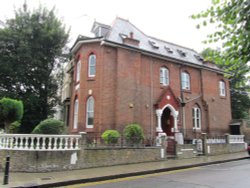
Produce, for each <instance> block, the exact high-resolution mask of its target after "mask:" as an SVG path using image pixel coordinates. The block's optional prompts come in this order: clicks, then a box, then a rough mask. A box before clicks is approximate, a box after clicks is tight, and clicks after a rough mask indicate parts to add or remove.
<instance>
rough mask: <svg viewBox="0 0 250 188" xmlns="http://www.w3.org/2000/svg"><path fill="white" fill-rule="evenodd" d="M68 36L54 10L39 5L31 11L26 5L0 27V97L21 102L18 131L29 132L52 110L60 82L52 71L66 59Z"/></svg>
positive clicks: (57, 98)
mask: <svg viewBox="0 0 250 188" xmlns="http://www.w3.org/2000/svg"><path fill="white" fill-rule="evenodd" d="M68 35H69V32H68V31H66V28H65V26H64V25H63V23H62V21H61V20H59V19H58V18H56V16H55V14H54V9H52V10H48V9H46V8H44V7H41V6H40V7H39V8H38V9H35V10H33V12H31V11H30V10H28V9H27V6H26V4H25V5H24V6H23V8H22V9H21V8H20V9H18V10H17V11H15V17H14V18H13V19H8V20H7V21H6V24H5V27H4V28H3V29H0V67H1V71H0V97H4V96H8V97H12V98H19V99H21V100H22V101H23V102H24V105H25V111H24V117H23V120H22V122H21V127H20V131H21V132H31V131H32V130H33V128H34V126H35V125H37V124H38V123H39V122H40V121H41V120H43V119H46V118H47V117H48V116H51V115H52V114H53V113H54V111H53V107H54V106H56V104H57V103H58V101H59V97H58V94H57V89H58V85H59V83H60V79H59V77H57V76H56V75H55V73H58V71H57V70H58V68H60V66H61V64H62V63H63V62H65V61H66V60H67V58H66V57H65V54H64V47H65V45H66V43H67V40H68Z"/></svg>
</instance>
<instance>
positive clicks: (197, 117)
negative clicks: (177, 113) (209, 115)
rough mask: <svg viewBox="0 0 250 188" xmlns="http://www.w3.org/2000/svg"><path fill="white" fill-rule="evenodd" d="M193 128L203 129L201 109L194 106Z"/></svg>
mask: <svg viewBox="0 0 250 188" xmlns="http://www.w3.org/2000/svg"><path fill="white" fill-rule="evenodd" d="M192 116H193V129H201V109H200V108H198V107H194V108H192Z"/></svg>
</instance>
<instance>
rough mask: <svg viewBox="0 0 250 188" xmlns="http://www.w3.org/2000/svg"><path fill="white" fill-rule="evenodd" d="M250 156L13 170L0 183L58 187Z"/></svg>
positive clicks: (241, 153)
mask: <svg viewBox="0 0 250 188" xmlns="http://www.w3.org/2000/svg"><path fill="white" fill-rule="evenodd" d="M247 157H249V156H248V154H247V152H239V153H232V154H224V155H215V156H200V157H197V158H191V159H168V160H164V161H157V162H146V163H137V164H128V165H117V166H110V167H100V168H89V169H82V170H71V171H62V172H48V173H14V172H10V178H9V185H6V186H3V185H2V182H0V185H1V186H0V187H56V186H63V185H69V184H70V183H84V182H93V181H100V180H107V179H114V178H121V177H128V176H133V175H143V174H149V173H156V172H163V171H169V170H176V169H183V168H188V167H194V166H202V165H207V164H215V163H221V162H227V161H233V160H239V159H244V158H247ZM0 178H1V179H0V181H2V180H3V172H0Z"/></svg>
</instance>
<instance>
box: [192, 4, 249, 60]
mask: <svg viewBox="0 0 250 188" xmlns="http://www.w3.org/2000/svg"><path fill="white" fill-rule="evenodd" d="M192 18H193V19H200V20H201V24H198V25H197V28H200V26H201V25H203V26H206V25H207V24H214V25H215V26H216V28H217V31H216V32H214V33H212V34H210V35H209V36H208V40H206V41H205V42H209V43H211V42H217V41H222V42H223V49H224V50H225V55H226V57H227V61H228V63H230V62H231V61H234V60H237V62H238V63H240V62H242V63H247V62H248V61H249V60H250V54H249V50H250V2H249V0H213V1H212V6H211V7H210V8H208V9H207V10H206V11H203V12H201V13H199V14H196V15H192Z"/></svg>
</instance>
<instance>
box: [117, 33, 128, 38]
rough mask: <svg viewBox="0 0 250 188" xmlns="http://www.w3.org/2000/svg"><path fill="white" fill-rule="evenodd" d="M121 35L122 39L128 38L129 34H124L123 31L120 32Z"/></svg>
mask: <svg viewBox="0 0 250 188" xmlns="http://www.w3.org/2000/svg"><path fill="white" fill-rule="evenodd" d="M119 36H120V37H121V38H122V39H126V38H128V35H125V34H123V33H120V34H119Z"/></svg>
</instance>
